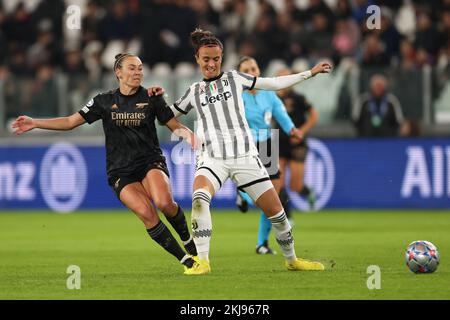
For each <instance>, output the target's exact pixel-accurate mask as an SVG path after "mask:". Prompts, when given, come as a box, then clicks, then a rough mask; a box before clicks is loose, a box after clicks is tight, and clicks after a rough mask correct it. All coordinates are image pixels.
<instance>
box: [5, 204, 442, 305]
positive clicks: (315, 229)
mask: <svg viewBox="0 0 450 320" xmlns="http://www.w3.org/2000/svg"><path fill="white" fill-rule="evenodd" d="M212 214H213V238H212V242H211V255H210V257H211V267H212V273H211V274H209V275H206V276H197V277H188V276H184V275H183V269H182V267H181V265H180V264H179V263H178V262H177V261H176V260H175V259H174V258H173V257H172V256H170V255H169V254H167V253H166V252H164V251H163V250H162V249H161V248H160V247H159V246H158V245H156V243H154V242H153V241H152V240H151V239H150V238H149V236H148V235H147V234H146V232H145V229H144V227H143V225H142V224H141V222H140V221H139V220H138V219H137V218H136V217H135V216H134V215H133V214H131V213H129V212H125V211H112V212H108V211H80V212H77V213H74V214H69V215H59V214H55V213H51V212H46V211H39V212H25V213H21V214H18V213H17V212H5V211H2V212H0V299H164V300H166V299H169V300H170V299H183V300H184V299H186V300H190V299H195V300H197V299H270V300H272V299H274V300H279V299H283V300H285V299H288V300H290V299H295V300H296V299H449V298H450V266H449V260H448V257H449V255H450V254H449V252H450V212H448V211H409V212H406V211H323V212H318V213H312V214H301V213H295V215H294V219H295V226H294V235H295V241H296V250H297V255H298V256H300V257H304V258H308V259H317V260H319V261H321V262H323V263H324V264H325V265H326V271H324V272H288V271H286V270H285V269H284V267H283V258H282V255H281V253H280V250H279V248H278V246H277V245H276V243H275V241H274V238H273V235H272V238H271V243H272V246H273V248H275V249H276V250H277V251H278V254H277V255H275V256H261V255H256V254H255V253H254V250H255V242H256V233H257V227H258V220H259V213H257V212H256V211H251V212H249V213H247V214H241V213H238V212H236V211H221V210H213V212H212ZM188 219H189V217H188ZM419 239H424V240H429V241H431V242H433V243H434V244H435V245H437V247H438V249H439V251H440V254H441V263H440V265H439V268H438V270H437V272H435V273H434V274H425V275H416V274H413V273H412V272H410V271H409V270H408V269H407V267H406V266H405V263H404V250H405V248H406V246H407V245H408V244H409V243H410V242H411V241H413V240H419ZM69 265H77V266H79V267H80V269H81V289H80V290H69V289H67V287H66V280H67V278H68V277H69V276H70V275H69V274H67V273H66V270H67V267H68V266H69ZM369 265H378V266H379V267H380V269H381V289H379V290H376V289H374V290H369V289H368V288H367V285H366V283H367V279H368V277H369V276H370V275H371V274H368V273H367V267H368V266H369Z"/></svg>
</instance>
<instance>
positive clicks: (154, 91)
mask: <svg viewBox="0 0 450 320" xmlns="http://www.w3.org/2000/svg"><path fill="white" fill-rule="evenodd" d="M164 92H165V91H164V88H162V87H159V86H154V87H150V88H148V89H147V93H148V96H149V97H153V96H161V95H163V94H164Z"/></svg>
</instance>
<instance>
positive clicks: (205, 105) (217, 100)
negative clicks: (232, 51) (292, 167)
mask: <svg viewBox="0 0 450 320" xmlns="http://www.w3.org/2000/svg"><path fill="white" fill-rule="evenodd" d="M191 40H192V43H193V45H194V48H195V58H196V60H197V63H198V65H199V66H200V69H201V72H202V74H203V76H204V79H203V80H202V81H200V82H196V83H194V84H192V85H191V86H190V87H189V89H188V90H187V91H186V93H185V94H184V95H183V97H182V98H180V99H179V100H178V101H176V102H175V103H174V104H173V105H172V106H171V107H170V108H171V109H172V111H173V112H174V114H175V115H176V116H178V115H181V114H187V113H188V112H189V111H190V110H191V109H195V111H196V112H197V119H198V124H197V126H198V128H197V136H198V137H199V139H200V140H201V141H202V142H203V143H202V147H201V150H198V151H197V152H198V154H197V167H196V173H195V179H194V187H193V190H194V192H193V195H192V216H191V218H192V234H193V237H194V242H195V246H196V247H197V251H198V257H199V262H198V263H196V264H195V265H194V266H193V267H192V268H189V269H188V270H186V272H185V274H188V275H194V274H206V273H209V272H211V267H210V263H209V244H210V239H211V232H212V222H211V213H210V208H209V207H210V202H211V198H212V197H213V196H214V194H215V193H216V192H217V191H218V190H219V189H220V188H221V186H222V185H223V184H224V183H225V181H226V180H227V179H228V178H231V179H232V180H233V181H234V182H235V183H236V185H237V186H238V188H239V189H241V190H244V191H245V192H246V193H247V194H248V195H249V196H250V197H251V198H252V199H253V201H254V203H255V204H256V205H257V206H258V207H259V208H261V209H262V210H263V211H264V213H265V214H266V215H267V217H268V218H269V220H270V222H271V223H272V226H273V229H274V230H275V236H276V239H277V242H278V244H279V245H280V247H281V250H282V252H283V255H284V257H285V259H286V263H285V265H286V268H287V269H288V270H324V266H323V265H322V264H321V263H319V262H311V261H307V260H303V259H299V258H297V257H296V254H295V250H294V238H293V236H292V232H291V226H290V224H289V222H288V220H287V218H286V214H285V213H284V210H283V207H282V205H281V203H280V200H279V198H278V195H277V192H276V191H275V189H274V187H273V185H272V182H271V181H270V178H269V175H268V174H267V170H266V169H265V167H264V166H263V165H262V164H261V161H260V159H259V157H258V150H257V149H256V146H255V143H254V141H253V137H252V134H251V132H250V129H249V126H248V123H247V121H246V119H245V110H244V102H243V100H242V91H243V90H252V89H253V88H255V89H265V90H280V89H283V88H287V87H290V86H293V85H295V84H297V83H300V82H301V81H303V80H305V79H308V78H310V77H312V76H314V75H316V74H318V73H327V72H329V71H330V69H331V66H330V65H329V64H328V63H319V64H318V65H316V66H315V67H314V68H313V69H311V70H310V71H306V72H303V73H299V74H292V75H288V76H283V77H277V78H259V77H254V76H250V75H247V74H243V73H240V72H237V71H235V70H231V71H228V72H222V71H221V65H222V54H223V45H222V43H221V42H220V41H219V40H218V39H217V38H216V37H215V36H214V35H213V34H212V33H211V32H209V31H203V30H201V29H196V30H195V31H194V32H192V33H191Z"/></svg>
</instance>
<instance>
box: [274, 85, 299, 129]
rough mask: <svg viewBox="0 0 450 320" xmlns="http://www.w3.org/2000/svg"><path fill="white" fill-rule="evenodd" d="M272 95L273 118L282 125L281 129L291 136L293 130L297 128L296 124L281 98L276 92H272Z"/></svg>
mask: <svg viewBox="0 0 450 320" xmlns="http://www.w3.org/2000/svg"><path fill="white" fill-rule="evenodd" d="M271 94H272V105H273V112H272V114H273V117H274V118H275V120H276V121H277V122H278V124H279V125H280V127H281V129H283V131H284V132H285V133H286V134H287V135H289V134H290V133H291V130H292V129H293V128H294V127H295V125H294V122H292V119H291V118H290V117H289V115H288V113H287V111H286V107H285V106H284V104H283V102H282V101H281V99H280V98H278V96H277V95H276V94H275V92H271Z"/></svg>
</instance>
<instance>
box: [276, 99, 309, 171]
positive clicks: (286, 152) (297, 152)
mask: <svg viewBox="0 0 450 320" xmlns="http://www.w3.org/2000/svg"><path fill="white" fill-rule="evenodd" d="M281 100H282V101H283V104H284V105H285V107H286V111H287V113H288V115H289V117H290V118H291V119H292V122H294V126H295V127H296V128H299V127H301V126H302V125H303V124H304V123H305V122H306V121H307V120H308V118H307V115H308V113H309V112H310V110H311V108H312V106H311V105H310V104H309V103H308V101H307V100H306V98H305V96H303V95H301V94H297V93H295V92H293V91H290V92H289V93H288V94H287V95H286V96H284V97H282V98H281ZM307 150H308V145H307V143H306V137H304V138H303V139H302V141H301V142H298V143H293V142H291V137H290V136H288V135H287V134H286V133H284V131H283V130H280V157H281V158H286V159H288V160H294V161H299V162H304V161H305V158H306V152H307Z"/></svg>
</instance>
